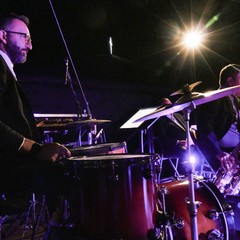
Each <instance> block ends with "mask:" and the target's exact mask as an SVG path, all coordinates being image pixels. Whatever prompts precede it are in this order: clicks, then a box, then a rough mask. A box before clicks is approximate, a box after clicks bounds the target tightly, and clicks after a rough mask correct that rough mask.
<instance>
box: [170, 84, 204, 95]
mask: <svg viewBox="0 0 240 240" xmlns="http://www.w3.org/2000/svg"><path fill="white" fill-rule="evenodd" d="M201 83H202V81H198V82H195V83H192V84H190V85H188V84H185V85H184V86H183V87H182V88H181V89H179V90H177V91H176V92H173V93H171V94H170V96H175V95H178V94H188V93H191V92H192V90H193V89H194V88H195V87H196V86H198V85H199V84H201Z"/></svg>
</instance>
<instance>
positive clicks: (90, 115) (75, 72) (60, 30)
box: [49, 0, 92, 119]
mask: <svg viewBox="0 0 240 240" xmlns="http://www.w3.org/2000/svg"><path fill="white" fill-rule="evenodd" d="M49 4H50V6H51V10H52V12H53V15H54V18H55V21H56V24H57V26H58V29H59V32H60V35H61V37H62V40H63V44H64V46H65V49H66V52H67V55H68V58H69V60H70V63H71V65H72V68H73V71H74V74H75V76H76V79H77V82H78V85H79V88H80V91H81V93H82V96H83V99H84V102H85V104H86V109H87V113H88V117H89V118H90V119H91V118H92V113H91V111H90V107H89V102H88V101H87V98H86V95H85V93H84V91H83V87H82V84H81V82H80V79H79V77H78V74H77V71H76V68H75V65H74V63H73V60H72V57H71V54H70V51H69V49H68V46H67V43H66V40H65V37H64V35H63V32H62V29H61V27H60V24H59V21H58V18H57V15H56V13H55V10H54V7H53V5H52V1H51V0H49ZM77 103H79V102H77Z"/></svg>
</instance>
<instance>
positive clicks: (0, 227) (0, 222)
mask: <svg viewBox="0 0 240 240" xmlns="http://www.w3.org/2000/svg"><path fill="white" fill-rule="evenodd" d="M7 217H8V216H7V215H5V216H4V217H0V240H2V225H3V223H4V221H5V220H6V218H7Z"/></svg>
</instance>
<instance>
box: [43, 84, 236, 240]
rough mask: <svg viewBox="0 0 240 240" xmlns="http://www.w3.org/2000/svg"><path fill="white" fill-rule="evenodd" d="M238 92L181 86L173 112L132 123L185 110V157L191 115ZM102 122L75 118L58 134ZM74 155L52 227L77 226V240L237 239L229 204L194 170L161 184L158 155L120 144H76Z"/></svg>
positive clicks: (167, 110) (162, 111) (159, 112)
mask: <svg viewBox="0 0 240 240" xmlns="http://www.w3.org/2000/svg"><path fill="white" fill-rule="evenodd" d="M239 90H240V86H237V87H230V88H226V89H221V90H216V91H211V92H207V93H204V94H200V93H192V92H191V89H190V88H189V87H188V86H186V88H185V90H184V91H185V95H184V96H183V97H182V98H180V99H179V100H178V101H177V102H176V103H174V104H173V105H172V106H170V107H169V106H167V107H163V108H160V109H157V110H155V111H153V112H152V113H150V114H147V115H146V116H144V117H142V118H140V119H138V120H137V121H145V120H149V119H155V118H159V117H162V116H165V115H167V114H170V113H175V112H178V111H183V112H184V115H185V119H186V127H187V128H186V130H187V131H186V132H187V136H186V137H187V150H188V157H190V154H191V150H190V145H189V138H190V133H189V120H190V113H191V111H192V110H193V109H194V108H196V106H198V105H201V104H204V103H207V102H210V101H214V100H217V99H219V98H222V97H225V96H228V95H230V94H234V93H236V92H238V91H239ZM105 122H108V121H107V120H95V119H94V120H92V119H90V120H80V121H75V122H74V121H73V122H70V123H64V124H65V125H64V126H61V128H62V127H70V128H71V127H76V126H77V127H78V126H82V125H85V124H86V125H88V124H100V123H105ZM54 127H56V126H54ZM71 152H72V157H70V158H68V159H66V160H65V161H64V164H63V165H64V168H65V173H64V175H65V176H67V177H66V179H67V180H66V182H67V186H66V188H67V191H66V192H64V193H63V195H64V201H63V202H64V204H63V207H62V211H60V212H61V214H60V215H61V216H60V217H59V218H58V219H61V220H59V221H55V222H51V223H50V226H49V228H51V227H52V228H62V227H65V228H68V229H72V228H74V229H76V231H77V233H76V232H74V234H77V236H78V237H79V239H91V240H92V239H93V240H94V239H119V240H120V239H131V240H135V239H136V240H143V239H149V240H157V239H160V240H175V239H179V240H184V239H192V240H198V239H199V240H201V239H225V240H230V239H235V236H234V234H235V230H234V217H233V210H232V208H231V206H230V205H229V204H228V203H227V202H226V200H225V197H224V195H223V194H222V193H221V192H220V191H219V189H218V188H217V187H216V185H215V184H214V183H212V182H209V181H206V180H205V179H204V178H203V177H202V176H195V175H194V173H195V169H194V164H192V169H191V171H190V173H189V175H188V176H187V177H182V178H180V179H172V178H171V179H161V180H159V175H160V174H161V171H162V168H161V166H162V162H161V161H162V157H161V156H160V155H158V154H154V153H153V154H144V153H142V154H129V153H128V152H127V145H126V143H125V142H123V143H102V144H96V145H88V146H79V147H75V148H72V149H71ZM195 198H196V200H195ZM48 239H52V238H48ZM69 239H70V238H69Z"/></svg>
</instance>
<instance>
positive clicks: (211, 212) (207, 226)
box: [158, 179, 235, 240]
mask: <svg viewBox="0 0 240 240" xmlns="http://www.w3.org/2000/svg"><path fill="white" fill-rule="evenodd" d="M194 184H195V199H196V201H199V202H200V206H199V207H198V209H197V224H198V238H199V240H205V239H224V240H232V239H235V237H234V234H235V232H234V218H233V211H232V208H231V206H230V205H228V204H227V202H226V200H225V199H224V197H223V195H222V194H221V193H220V192H219V190H218V189H217V188H216V186H215V185H214V184H212V183H207V182H205V181H202V180H198V179H195V183H194ZM158 189H159V200H160V203H161V204H159V212H160V213H162V212H163V211H166V215H167V218H169V219H167V220H169V223H170V225H171V227H170V228H168V231H169V232H168V234H170V235H172V237H173V238H171V239H178V240H186V239H187V240H188V239H191V227H190V214H189V210H188V205H187V198H188V196H189V183H188V181H187V180H176V181H169V182H168V181H166V182H165V183H161V184H159V187H158ZM163 192H164V200H163V199H162V197H163ZM164 203H165V204H164ZM163 220H164V221H163ZM158 226H159V227H160V228H164V227H165V226H166V217H165V218H164V217H163V216H162V217H161V215H160V217H159V221H158Z"/></svg>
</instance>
